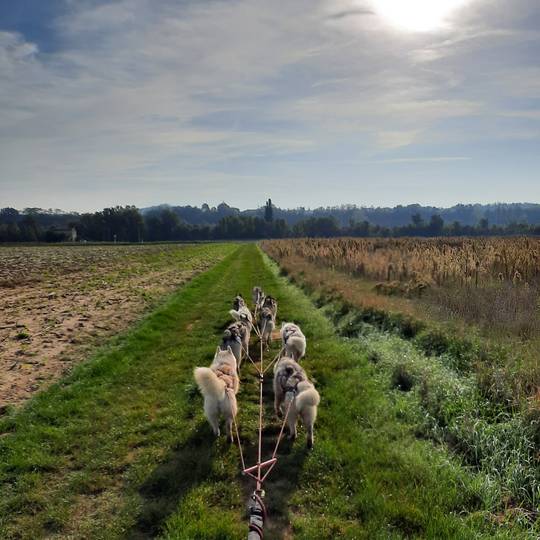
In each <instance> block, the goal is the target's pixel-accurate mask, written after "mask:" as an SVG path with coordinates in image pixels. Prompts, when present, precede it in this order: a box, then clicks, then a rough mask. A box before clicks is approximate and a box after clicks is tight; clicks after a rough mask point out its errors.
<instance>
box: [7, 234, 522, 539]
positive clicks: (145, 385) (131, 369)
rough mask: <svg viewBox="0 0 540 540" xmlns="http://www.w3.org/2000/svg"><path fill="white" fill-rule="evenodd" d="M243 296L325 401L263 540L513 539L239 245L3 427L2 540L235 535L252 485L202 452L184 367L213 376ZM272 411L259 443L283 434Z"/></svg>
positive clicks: (360, 359) (326, 330)
mask: <svg viewBox="0 0 540 540" xmlns="http://www.w3.org/2000/svg"><path fill="white" fill-rule="evenodd" d="M254 284H260V285H262V287H263V288H264V289H265V290H267V291H268V292H271V293H272V294H274V295H275V296H276V297H277V299H278V302H279V307H280V310H279V319H280V320H295V321H296V322H298V323H300V324H301V325H302V328H303V329H304V330H305V333H306V335H307V338H308V354H307V358H306V360H305V363H304V365H305V367H306V369H307V371H308V373H309V374H310V375H311V376H312V377H313V378H314V379H315V381H316V385H317V387H318V389H319V392H320V393H321V396H322V403H321V407H320V416H319V420H318V423H317V425H316V432H315V433H316V440H315V449H314V450H313V451H312V452H307V451H306V450H304V443H305V439H304V434H303V431H301V436H300V438H299V440H298V441H297V442H296V443H295V444H294V445H290V444H286V445H284V446H283V448H282V449H281V453H280V460H279V463H278V465H277V467H276V468H275V469H274V471H273V472H272V475H271V479H270V481H269V482H268V484H267V485H266V492H267V505H268V509H269V512H270V515H271V520H270V523H269V534H268V536H267V538H291V537H294V538H298V539H306V540H307V539H310V540H312V539H315V538H317V539H319V538H320V539H325V538H351V539H353V538H370V539H372V538H381V539H383V538H384V539H387V538H405V537H407V538H408V537H428V538H482V537H485V538H488V537H489V538H492V537H493V536H494V535H499V536H500V537H507V538H518V537H519V536H520V531H518V530H511V531H505V530H504V529H501V528H498V527H497V526H496V525H495V524H493V523H492V522H490V521H489V520H487V519H486V515H485V512H483V511H482V510H483V509H482V508H480V507H479V503H478V497H477V491H476V489H477V488H476V485H475V478H474V476H472V475H470V474H469V473H467V472H466V471H464V470H463V469H462V468H460V467H459V465H458V464H457V463H454V462H453V461H452V460H451V459H450V458H449V457H448V454H446V453H445V452H444V450H442V449H441V450H439V449H436V448H434V447H433V446H432V445H431V444H430V443H428V442H426V441H419V440H417V439H415V437H414V435H413V433H412V429H411V428H410V427H409V426H408V425H407V424H405V423H404V422H403V421H402V420H400V411H399V406H398V405H396V404H395V403H393V402H392V401H391V400H389V398H388V396H387V395H385V394H384V393H383V392H381V391H380V388H379V387H378V386H377V384H378V383H377V381H376V378H374V377H373V376H372V371H371V369H372V368H371V366H370V365H369V363H368V362H367V360H366V358H365V357H364V356H362V355H361V354H359V353H358V351H357V349H355V348H354V347H352V346H351V345H350V344H349V343H347V342H346V341H343V340H340V339H338V338H337V337H336V335H335V333H334V330H333V328H332V327H331V325H330V323H329V322H328V321H327V319H326V318H325V317H324V316H323V315H322V314H321V313H320V312H318V311H317V310H316V309H315V308H314V306H313V305H312V304H311V302H310V301H309V300H308V299H307V297H306V296H305V295H304V294H303V293H301V292H300V291H299V290H298V289H296V288H294V287H292V286H291V285H288V284H287V283H286V282H285V280H284V279H282V278H280V277H278V275H277V272H276V270H275V268H273V266H272V265H271V264H270V263H269V262H268V260H267V259H266V258H264V257H263V255H262V254H261V252H260V251H259V250H258V248H257V247H256V246H255V245H252V244H246V245H242V246H241V247H239V248H238V250H237V251H236V252H235V253H234V254H233V255H231V256H229V257H227V258H226V259H225V260H224V261H223V262H221V263H219V264H218V265H216V266H215V267H214V268H213V269H211V270H209V271H208V272H206V273H204V274H202V275H200V276H199V277H197V278H195V279H194V280H193V281H191V282H190V283H189V284H187V285H186V286H185V287H183V288H182V289H181V290H180V291H179V292H178V293H176V294H174V295H173V296H172V297H171V299H170V301H169V302H168V303H166V304H165V305H164V306H162V307H161V308H159V309H158V310H157V311H156V312H154V313H153V314H152V315H151V316H149V317H148V318H147V319H145V320H144V321H143V322H142V323H141V324H140V325H138V326H137V327H136V328H134V329H133V330H132V331H131V332H130V333H128V334H127V335H125V336H123V337H121V338H119V339H118V340H117V342H116V343H114V344H113V345H111V346H110V347H108V348H106V349H104V350H102V351H101V352H99V353H98V354H97V355H96V356H95V357H94V358H92V359H91V360H90V361H88V362H87V363H85V364H84V365H82V366H80V367H79V368H78V369H77V370H76V371H75V373H74V374H73V375H72V376H71V377H70V378H69V379H67V380H65V381H63V382H62V383H61V384H57V385H55V386H53V387H52V388H50V389H49V390H48V391H46V392H44V393H42V394H40V395H39V396H37V397H36V398H34V399H33V400H31V401H30V402H29V404H28V405H27V406H26V407H25V408H24V409H23V410H21V411H20V412H19V413H17V414H14V415H12V416H11V417H8V418H6V419H3V420H2V421H1V422H0V434H2V435H1V437H0V538H28V539H30V538H32V539H35V538H43V537H48V538H68V537H69V538H93V539H94V538H96V539H100V538H103V539H107V540H108V539H114V538H151V537H155V536H162V537H166V538H170V539H190V540H195V539H203V538H204V539H234V538H245V536H246V533H245V523H246V520H245V515H244V505H245V496H246V493H247V492H248V491H249V489H250V486H249V484H247V483H246V480H245V479H243V478H242V477H241V476H240V475H239V464H238V452H237V449H236V447H235V446H230V445H228V444H227V443H226V442H225V441H224V440H220V441H218V442H217V443H216V442H215V441H214V440H213V437H212V436H211V431H210V428H209V427H208V425H207V423H206V421H205V420H204V417H203V415H202V399H201V397H200V396H199V395H198V392H197V391H196V389H195V387H194V385H193V382H192V370H193V367H194V366H196V365H208V364H209V363H210V361H211V358H212V356H213V352H214V350H215V347H216V344H217V342H218V339H219V335H220V334H221V331H222V328H223V327H224V326H225V324H226V323H227V321H228V316H227V311H228V309H229V308H230V301H231V298H232V297H233V296H234V295H235V294H236V293H237V292H241V293H243V294H244V295H246V296H248V295H249V291H250V289H251V287H252V285H254ZM248 297H249V296H248ZM275 347H276V348H277V345H276V346H275ZM243 370H244V371H243V385H242V388H241V391H240V395H239V402H240V414H239V424H240V429H241V435H242V440H243V442H244V447H245V451H246V454H247V461H248V462H252V461H253V456H254V453H255V443H256V437H255V432H256V422H257V416H256V410H257V404H256V401H257V396H256V386H255V383H254V380H255V379H254V377H253V376H252V374H251V373H249V368H243ZM268 398H270V396H268ZM270 403H271V400H270V399H268V400H267V404H268V406H267V412H268V414H267V416H266V426H265V430H266V434H267V435H268V440H269V439H270V438H271V437H275V434H276V430H277V428H278V424H277V422H276V420H275V419H274V418H273V416H272V415H271V414H270Z"/></svg>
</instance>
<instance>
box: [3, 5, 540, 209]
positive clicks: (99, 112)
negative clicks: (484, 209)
mask: <svg viewBox="0 0 540 540" xmlns="http://www.w3.org/2000/svg"><path fill="white" fill-rule="evenodd" d="M402 6H403V2H401V1H400V0H294V1H289V0H287V1H285V0H276V1H272V2H268V1H267V0H229V1H220V0H211V1H205V0H196V1H195V0H193V1H188V0H185V1H172V0H114V1H104V0H47V1H43V0H18V1H17V2H7V1H6V2H0V206H8V205H9V206H15V207H17V208H23V207H26V206H41V207H45V208H49V207H53V208H57V207H60V208H64V209H73V210H92V209H98V208H101V207H103V206H109V205H113V204H135V205H137V206H148V205H152V204H158V203H162V202H169V203H171V204H201V203H202V202H208V203H209V204H217V203H219V202H221V201H223V200H225V201H227V202H229V203H231V204H234V205H236V206H239V207H241V208H247V207H255V206H258V205H260V204H261V203H262V202H263V201H264V200H265V198H267V197H272V199H273V201H274V202H275V203H276V204H278V205H279V206H282V207H295V206H306V207H307V206H311V207H314V206H320V205H322V206H325V205H334V204H341V203H347V204H349V203H356V204H358V205H368V206H370V205H395V204H408V203H415V202H419V203H421V204H434V205H438V206H449V205H452V204H455V203H458V202H465V203H466V202H496V201H504V202H520V201H529V202H540V182H539V178H538V177H539V174H538V171H539V170H540V62H539V60H538V59H539V58H540V3H538V1H537V0H498V1H497V2H495V1H493V0H429V1H428V0H410V1H409V2H408V3H407V6H408V8H407V11H406V12H404V11H403V7H402ZM438 6H439V7H440V9H439V7H438ZM441 6H442V7H441ZM443 8H444V9H443ZM434 9H435V10H437V9H438V10H439V11H438V12H437V13H431V11H433V10H434ZM400 10H401V11H400ZM430 10H431V11H430ZM428 15H429V17H428ZM430 17H431V18H430Z"/></svg>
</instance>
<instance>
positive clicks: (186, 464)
mask: <svg viewBox="0 0 540 540" xmlns="http://www.w3.org/2000/svg"><path fill="white" fill-rule="evenodd" d="M212 442H213V435H212V434H211V431H210V428H209V426H208V425H207V423H206V422H201V423H199V424H198V425H197V426H196V427H195V430H194V432H193V434H192V435H191V436H190V437H189V438H188V439H187V440H186V441H184V442H183V443H181V445H180V446H179V447H177V448H175V449H174V450H172V451H171V453H170V454H169V455H168V456H167V458H166V459H165V460H164V462H163V463H162V464H161V465H159V466H158V467H157V468H156V469H155V470H154V471H153V472H152V474H151V475H150V476H149V477H148V478H147V480H146V481H145V482H144V484H143V485H142V486H141V488H140V489H139V492H140V494H141V496H142V498H143V504H142V509H141V511H140V513H139V517H138V519H137V523H136V525H135V526H134V528H133V529H132V530H131V531H130V534H129V535H128V537H129V538H134V539H135V538H153V537H155V536H158V535H159V534H160V533H161V532H162V527H163V525H164V524H165V521H166V520H167V518H168V517H169V516H170V515H172V514H173V513H174V512H175V511H176V510H177V508H178V505H179V504H180V503H181V502H182V499H183V498H184V497H185V496H186V495H187V494H188V493H189V492H190V491H191V490H192V489H193V488H194V487H196V486H197V485H199V484H201V483H203V482H204V481H206V480H207V479H208V478H209V476H210V475H211V474H212V461H213V460H214V457H215V456H216V453H217V451H218V448H217V447H216V445H215V444H212Z"/></svg>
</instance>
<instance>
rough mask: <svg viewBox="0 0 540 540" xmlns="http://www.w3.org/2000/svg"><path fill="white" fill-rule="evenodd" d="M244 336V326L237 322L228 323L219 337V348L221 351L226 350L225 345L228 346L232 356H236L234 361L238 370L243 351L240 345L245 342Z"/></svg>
mask: <svg viewBox="0 0 540 540" xmlns="http://www.w3.org/2000/svg"><path fill="white" fill-rule="evenodd" d="M245 337H246V327H245V326H244V325H243V324H240V323H238V322H235V323H232V324H230V325H229V326H228V327H227V328H226V329H225V331H224V332H223V337H222V338H221V343H220V345H219V348H220V349H221V350H222V351H226V350H227V347H230V349H231V351H232V353H233V354H234V357H235V358H236V363H237V366H238V371H240V366H241V365H242V358H243V351H242V345H243V344H244V342H245Z"/></svg>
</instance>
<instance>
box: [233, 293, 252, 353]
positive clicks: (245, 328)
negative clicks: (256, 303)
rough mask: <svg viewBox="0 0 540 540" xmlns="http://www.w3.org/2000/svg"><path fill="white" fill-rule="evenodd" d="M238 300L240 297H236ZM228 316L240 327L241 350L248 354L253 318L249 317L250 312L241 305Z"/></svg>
mask: <svg viewBox="0 0 540 540" xmlns="http://www.w3.org/2000/svg"><path fill="white" fill-rule="evenodd" d="M238 298H242V297H241V296H237V297H236V299H238ZM243 301H244V300H243V298H242V302H243ZM235 305H236V300H235ZM229 314H230V315H231V317H232V318H233V319H234V320H235V321H238V324H239V325H241V326H242V336H241V337H242V348H243V349H244V352H245V353H246V354H249V339H250V338H251V329H252V328H253V316H252V315H251V311H249V309H248V308H247V306H246V305H245V303H244V304H243V305H240V306H239V307H238V309H231V311H229Z"/></svg>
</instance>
